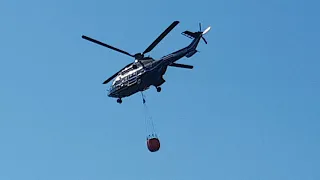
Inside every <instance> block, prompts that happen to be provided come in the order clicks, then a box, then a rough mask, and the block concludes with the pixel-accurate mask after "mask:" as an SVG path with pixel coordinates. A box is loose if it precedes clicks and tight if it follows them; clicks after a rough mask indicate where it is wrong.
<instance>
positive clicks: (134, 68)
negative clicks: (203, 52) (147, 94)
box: [108, 36, 201, 99]
mask: <svg viewBox="0 0 320 180" xmlns="http://www.w3.org/2000/svg"><path fill="white" fill-rule="evenodd" d="M200 38H201V36H199V37H198V38H195V39H194V40H193V41H192V42H191V43H190V45H189V46H187V47H185V48H183V49H180V50H178V51H176V52H173V53H171V54H169V55H166V56H163V57H162V58H161V59H160V60H153V59H152V58H150V59H147V60H143V61H142V63H143V64H144V67H143V66H142V65H141V64H140V63H138V62H135V63H133V64H132V65H131V66H129V67H127V68H126V69H124V70H122V71H121V72H120V73H119V74H118V76H117V77H116V78H115V80H114V81H113V84H112V86H111V87H110V89H109V93H108V96H109V97H113V98H119V99H121V98H124V97H128V96H131V95H133V94H135V93H137V92H140V91H145V90H147V89H148V88H149V87H150V86H155V87H157V91H158V92H160V91H161V89H160V88H159V87H160V86H161V85H162V84H163V83H164V82H165V80H164V79H163V75H164V74H165V73H166V71H167V68H168V66H170V65H171V64H172V63H174V62H176V61H178V60H179V59H181V58H183V57H187V58H189V57H191V56H193V55H194V54H195V53H196V52H197V50H196V47H197V45H198V43H199V41H200Z"/></svg>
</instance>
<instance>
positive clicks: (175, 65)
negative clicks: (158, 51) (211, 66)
mask: <svg viewBox="0 0 320 180" xmlns="http://www.w3.org/2000/svg"><path fill="white" fill-rule="evenodd" d="M169 66H173V67H178V68H186V69H193V66H191V65H186V64H178V63H172V64H170V65H169Z"/></svg>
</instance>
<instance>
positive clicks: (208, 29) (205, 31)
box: [202, 26, 211, 35]
mask: <svg viewBox="0 0 320 180" xmlns="http://www.w3.org/2000/svg"><path fill="white" fill-rule="evenodd" d="M210 29H211V27H210V26H209V27H208V28H207V29H206V30H204V31H203V33H202V34H203V35H204V34H206V33H207V32H209V31H210Z"/></svg>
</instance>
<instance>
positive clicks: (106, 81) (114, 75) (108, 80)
mask: <svg viewBox="0 0 320 180" xmlns="http://www.w3.org/2000/svg"><path fill="white" fill-rule="evenodd" d="M131 64H133V63H130V64H128V65H126V66H125V67H123V68H122V69H120V70H119V71H118V72H116V73H115V74H113V75H112V76H111V77H109V78H108V79H107V80H105V81H104V82H103V83H102V84H107V83H108V82H110V81H111V80H112V79H113V78H115V77H116V76H117V75H118V74H119V72H121V71H122V70H124V69H125V68H127V67H129V66H130V65H131Z"/></svg>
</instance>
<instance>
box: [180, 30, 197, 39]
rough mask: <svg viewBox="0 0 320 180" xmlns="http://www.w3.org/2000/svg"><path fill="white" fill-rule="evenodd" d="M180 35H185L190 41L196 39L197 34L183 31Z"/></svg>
mask: <svg viewBox="0 0 320 180" xmlns="http://www.w3.org/2000/svg"><path fill="white" fill-rule="evenodd" d="M181 34H182V35H185V36H186V37H188V38H190V39H194V38H196V37H197V34H196V33H194V32H190V31H184V32H182V33H181Z"/></svg>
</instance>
